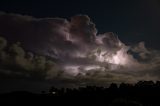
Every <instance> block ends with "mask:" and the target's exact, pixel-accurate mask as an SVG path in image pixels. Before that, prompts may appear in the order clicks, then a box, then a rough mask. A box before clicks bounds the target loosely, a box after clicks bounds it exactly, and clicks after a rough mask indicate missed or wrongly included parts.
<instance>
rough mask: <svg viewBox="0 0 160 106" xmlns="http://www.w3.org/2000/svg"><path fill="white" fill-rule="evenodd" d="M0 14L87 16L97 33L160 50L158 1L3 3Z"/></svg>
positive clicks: (6, 0) (3, 0) (34, 0)
mask: <svg viewBox="0 0 160 106" xmlns="http://www.w3.org/2000/svg"><path fill="white" fill-rule="evenodd" d="M0 11H5V12H9V13H19V14H24V15H31V16H34V17H37V18H39V17H40V18H42V17H64V18H68V19H69V18H70V17H71V16H74V15H77V14H86V15H88V16H89V17H90V18H91V19H92V21H93V22H94V23H95V24H96V27H97V29H98V33H104V32H115V33H117V34H118V35H119V37H120V39H121V40H122V41H124V42H125V43H135V42H139V41H145V42H146V45H147V46H148V47H151V48H157V49H160V47H159V45H160V43H159V42H160V30H159V25H160V21H159V19H160V2H159V0H90V1H89V0H84V1H83V0H79V1H77V0H70V1H68V0H57V1H55V0H26V1H24V0H23V1H19V0H14V1H10V0H1V1H0Z"/></svg>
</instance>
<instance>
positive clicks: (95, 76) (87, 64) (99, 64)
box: [0, 12, 160, 87]
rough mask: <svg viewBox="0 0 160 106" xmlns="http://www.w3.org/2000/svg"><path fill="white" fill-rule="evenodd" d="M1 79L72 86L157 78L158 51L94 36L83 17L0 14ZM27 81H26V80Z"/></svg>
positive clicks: (111, 35) (115, 38)
mask: <svg viewBox="0 0 160 106" xmlns="http://www.w3.org/2000/svg"><path fill="white" fill-rule="evenodd" d="M0 35H1V37H0V62H1V65H0V76H1V81H5V80H9V79H11V80H12V79H21V80H22V79H23V80H25V81H26V83H27V82H30V80H31V81H35V82H38V83H40V82H43V84H42V85H44V82H45V83H46V82H48V83H47V84H53V85H56V86H66V87H69V86H70V87H76V86H81V85H102V86H106V85H108V84H109V83H112V82H116V83H120V82H131V83H133V82H136V81H138V80H160V74H159V69H160V55H159V52H160V51H159V50H153V49H151V48H150V49H147V48H146V47H145V43H144V42H140V43H139V44H135V45H125V44H124V43H123V42H121V41H120V40H119V38H118V36H117V35H115V34H114V33H112V32H107V33H104V34H97V29H96V27H95V24H94V23H93V22H92V21H91V20H90V18H89V17H88V16H86V15H76V16H73V17H71V19H69V20H67V19H64V18H40V19H38V18H34V17H31V16H24V15H19V14H11V13H4V12H1V13H0ZM27 84H28V83H27Z"/></svg>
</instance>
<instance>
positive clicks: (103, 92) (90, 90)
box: [0, 81, 160, 106]
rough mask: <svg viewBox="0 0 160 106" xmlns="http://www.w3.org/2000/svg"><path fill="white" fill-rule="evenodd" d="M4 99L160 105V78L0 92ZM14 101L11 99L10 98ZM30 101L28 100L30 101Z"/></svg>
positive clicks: (103, 105) (118, 105)
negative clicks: (43, 89)
mask: <svg viewBox="0 0 160 106" xmlns="http://www.w3.org/2000/svg"><path fill="white" fill-rule="evenodd" d="M0 97H1V99H0V100H2V102H3V103H15V104H17V103H19V102H23V103H28V104H30V103H31V104H32V103H35V104H39V103H40V104H58V105H62V104H65V105H74V106H75V105H80V106H82V105H89V106H90V105H92V106H121V105H122V106H158V105H160V101H159V98H160V81H157V82H155V83H154V82H153V81H139V82H137V83H136V84H134V85H133V84H128V83H121V84H120V85H117V84H115V83H112V84H111V85H110V86H109V87H108V88H106V87H97V86H86V87H79V88H60V89H58V88H56V87H51V88H50V89H49V91H47V92H46V91H42V92H41V94H35V93H31V92H27V91H17V92H11V93H7V94H1V95H0ZM8 101H10V102H8ZM26 101H27V102H26Z"/></svg>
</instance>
